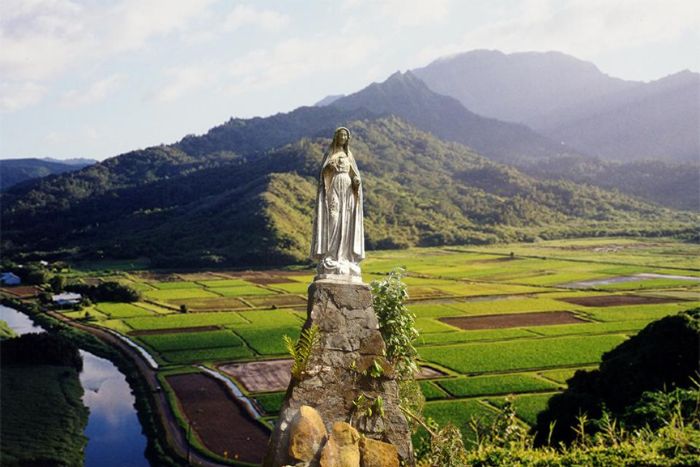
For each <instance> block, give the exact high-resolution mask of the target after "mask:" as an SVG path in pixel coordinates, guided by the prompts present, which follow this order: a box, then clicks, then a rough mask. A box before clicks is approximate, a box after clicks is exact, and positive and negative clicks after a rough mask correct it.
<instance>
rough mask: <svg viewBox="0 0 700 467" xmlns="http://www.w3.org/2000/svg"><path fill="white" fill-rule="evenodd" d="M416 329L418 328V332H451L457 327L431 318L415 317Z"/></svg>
mask: <svg viewBox="0 0 700 467" xmlns="http://www.w3.org/2000/svg"><path fill="white" fill-rule="evenodd" d="M416 329H418V332H419V333H420V334H424V333H426V334H427V333H432V332H453V331H456V330H458V329H459V328H456V327H454V326H450V325H449V324H445V323H443V322H441V321H438V320H436V319H432V318H417V319H416Z"/></svg>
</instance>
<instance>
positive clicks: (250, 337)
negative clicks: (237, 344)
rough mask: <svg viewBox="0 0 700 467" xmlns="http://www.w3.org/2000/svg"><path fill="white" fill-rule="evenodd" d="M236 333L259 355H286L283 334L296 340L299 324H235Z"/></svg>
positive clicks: (299, 329)
mask: <svg viewBox="0 0 700 467" xmlns="http://www.w3.org/2000/svg"><path fill="white" fill-rule="evenodd" d="M235 331H236V334H238V335H239V336H241V337H242V338H243V340H245V341H246V342H247V343H248V345H249V346H250V347H251V348H252V349H253V350H255V351H256V352H257V353H259V354H260V355H286V354H287V348H286V347H285V346H284V341H283V340H282V338H283V336H285V335H286V336H289V337H291V338H292V339H294V340H296V339H298V338H299V332H300V331H301V325H296V326H282V327H274V328H272V327H253V326H236V327H235Z"/></svg>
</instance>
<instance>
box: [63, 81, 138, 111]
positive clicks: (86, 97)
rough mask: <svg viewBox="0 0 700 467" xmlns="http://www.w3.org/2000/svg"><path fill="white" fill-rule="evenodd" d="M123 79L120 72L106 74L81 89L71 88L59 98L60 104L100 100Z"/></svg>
mask: <svg viewBox="0 0 700 467" xmlns="http://www.w3.org/2000/svg"><path fill="white" fill-rule="evenodd" d="M125 81H126V76H124V75H121V74H116V75H112V76H108V77H107V78H104V79H101V80H99V81H95V82H94V83H92V84H91V85H90V87H88V88H87V89H84V90H82V91H79V90H77V89H73V90H71V91H68V92H66V93H65V94H64V95H63V97H62V99H61V104H62V105H63V106H65V107H77V106H81V105H87V104H94V103H96V102H100V101H102V100H103V99H105V98H106V97H107V96H109V95H111V94H113V93H114V92H116V91H117V90H118V89H119V88H121V87H122V85H123V84H124V82H125Z"/></svg>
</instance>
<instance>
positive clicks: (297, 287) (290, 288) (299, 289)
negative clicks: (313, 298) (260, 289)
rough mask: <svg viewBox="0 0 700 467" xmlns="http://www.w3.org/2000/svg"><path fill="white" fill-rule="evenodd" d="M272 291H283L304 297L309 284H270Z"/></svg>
mask: <svg viewBox="0 0 700 467" xmlns="http://www.w3.org/2000/svg"><path fill="white" fill-rule="evenodd" d="M270 287H272V288H273V289H279V290H283V291H284V292H286V293H293V294H301V295H306V292H307V291H308V289H309V284H305V283H303V282H288V283H284V284H270Z"/></svg>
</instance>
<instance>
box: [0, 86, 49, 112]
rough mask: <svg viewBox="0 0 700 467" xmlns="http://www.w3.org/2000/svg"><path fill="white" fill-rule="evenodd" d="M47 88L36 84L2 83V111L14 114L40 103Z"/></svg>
mask: <svg viewBox="0 0 700 467" xmlns="http://www.w3.org/2000/svg"><path fill="white" fill-rule="evenodd" d="M45 94H46V88H45V87H44V86H42V85H40V84H37V83H34V82H24V83H16V82H10V81H2V82H0V111H5V112H13V111H15V110H21V109H24V108H26V107H30V106H32V105H35V104H37V103H39V101H40V100H41V99H42V98H43V97H44V95H45Z"/></svg>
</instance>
